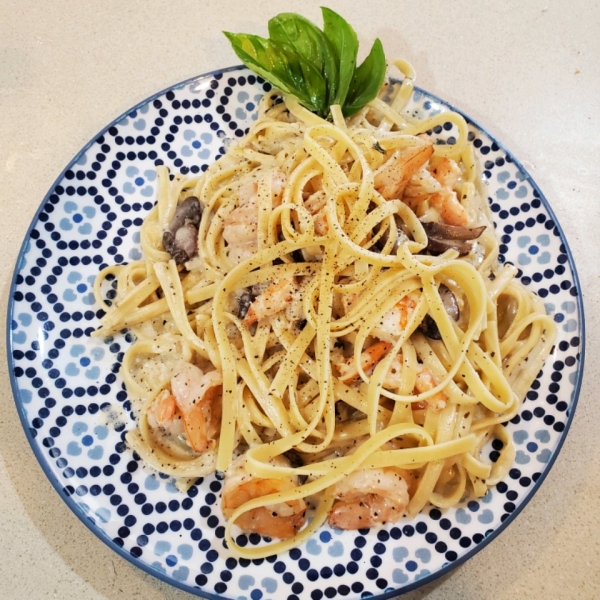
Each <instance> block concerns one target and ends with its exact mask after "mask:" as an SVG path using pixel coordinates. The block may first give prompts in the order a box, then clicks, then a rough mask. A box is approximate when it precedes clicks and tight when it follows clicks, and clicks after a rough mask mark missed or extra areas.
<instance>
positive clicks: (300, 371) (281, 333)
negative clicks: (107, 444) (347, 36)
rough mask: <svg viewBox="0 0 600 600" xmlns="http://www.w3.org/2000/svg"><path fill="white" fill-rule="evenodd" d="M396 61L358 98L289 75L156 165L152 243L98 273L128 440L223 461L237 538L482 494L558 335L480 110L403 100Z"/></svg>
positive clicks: (389, 518)
mask: <svg viewBox="0 0 600 600" xmlns="http://www.w3.org/2000/svg"><path fill="white" fill-rule="evenodd" d="M394 64H395V66H396V67H397V68H398V69H399V70H400V71H401V72H402V73H403V75H404V77H403V80H402V82H401V83H400V82H395V81H394V80H389V81H388V82H387V83H385V84H384V86H383V88H382V89H381V91H380V93H379V95H378V96H377V97H376V98H375V99H373V100H372V101H370V102H369V103H368V104H367V105H366V106H364V107H363V108H361V109H360V110H359V111H358V112H357V113H356V114H354V115H352V116H350V117H344V115H343V113H342V110H341V109H340V107H339V106H335V105H334V106H332V107H331V121H328V120H325V119H323V118H321V117H320V116H317V115H316V114H314V113H312V112H310V111H308V110H307V109H306V108H304V107H302V106H301V105H300V104H299V103H298V101H297V100H296V99H295V98H294V97H293V96H290V95H285V94H283V93H282V92H279V91H277V90H274V91H272V92H269V93H267V94H266V95H265V96H264V98H263V99H262V101H261V104H260V107H259V116H258V119H257V121H256V122H255V123H254V124H253V125H252V126H251V128H250V130H249V132H248V133H247V135H246V136H245V137H243V138H241V139H240V140H239V141H236V142H233V143H232V144H231V145H230V146H229V148H228V150H227V152H226V154H225V155H224V156H222V157H221V158H219V160H217V161H216V162H215V163H214V164H212V165H211V166H210V167H209V168H208V169H207V170H206V171H205V172H204V173H202V174H200V175H198V176H195V177H191V178H186V177H183V176H181V175H178V174H171V173H169V170H168V168H167V167H166V166H160V167H158V170H157V173H158V193H157V202H156V205H155V206H154V208H153V209H152V210H151V212H150V213H149V214H148V216H147V217H146V219H145V220H144V223H143V225H142V226H141V245H142V249H143V253H144V258H143V260H140V261H137V262H133V263H131V264H126V265H113V266H109V267H107V268H105V269H104V270H103V271H102V272H101V273H100V274H99V276H98V277H97V280H96V283H95V288H94V291H95V296H96V301H97V302H98V304H100V305H101V306H102V308H103V309H104V311H105V313H106V314H105V315H104V316H103V318H102V319H101V327H100V328H99V329H98V330H97V331H96V332H95V334H94V335H97V336H101V337H106V336H111V335H114V334H115V333H117V332H120V331H122V330H124V329H128V330H129V331H130V332H132V333H133V334H134V337H135V341H134V343H133V344H132V345H131V346H130V347H129V349H128V350H127V352H126V353H125V356H124V358H123V362H122V366H121V370H120V373H121V376H122V378H123V380H124V382H125V385H126V387H127V391H128V395H129V397H130V399H131V400H132V402H133V405H134V410H135V413H136V414H137V422H136V424H135V428H134V429H132V430H131V431H129V432H128V434H127V441H128V444H129V445H130V446H131V448H132V449H133V450H134V451H135V452H136V453H137V454H138V455H139V456H140V457H141V459H142V460H143V461H145V463H147V464H148V465H149V466H150V467H152V468H154V469H156V470H158V471H160V472H162V473H165V474H168V475H170V476H172V477H174V478H175V479H176V482H177V485H178V487H179V488H180V489H181V490H185V489H187V488H188V487H189V486H190V485H192V484H193V483H194V482H195V481H196V480H197V478H198V477H202V476H206V475H209V474H211V473H215V472H216V473H218V474H221V475H223V476H224V480H223V484H222V490H221V510H222V513H223V515H224V517H225V518H226V519H227V527H226V531H225V540H226V543H227V547H228V548H229V550H230V551H231V552H233V553H234V554H236V555H239V556H242V557H246V558H260V557H265V556H269V555H272V554H275V553H279V552H282V551H285V550H287V549H289V548H291V547H293V546H296V545H298V544H300V543H302V542H303V541H304V540H306V539H307V538H308V537H309V536H311V535H312V534H313V533H314V532H315V531H316V530H317V529H318V528H319V527H321V526H322V525H323V524H324V523H327V524H328V525H329V526H331V527H334V528H340V529H362V528H369V527H378V526H384V525H386V524H387V523H393V522H396V521H398V520H399V519H400V518H403V517H406V518H412V517H414V516H415V515H417V514H418V513H419V512H420V511H421V510H422V509H423V508H424V507H425V506H426V505H427V504H431V505H435V506H437V507H440V508H448V507H451V506H454V505H456V504H457V503H458V502H460V501H461V499H464V498H465V497H468V496H475V497H481V496H484V495H485V494H486V492H487V490H488V488H489V487H490V486H494V485H495V484H496V483H498V482H499V481H500V480H501V479H502V478H503V477H504V476H505V475H506V474H507V472H508V470H509V469H510V467H511V465H512V463H513V460H514V458H515V450H514V447H513V444H512V441H511V439H510V436H509V435H508V434H507V432H506V429H505V427H504V424H505V423H506V422H507V421H509V420H510V419H511V418H513V417H514V416H515V415H516V414H517V413H518V411H519V407H520V405H521V402H522V400H523V398H524V396H525V394H526V393H527V391H528V390H529V388H530V386H531V384H532V382H533V381H534V379H535V378H536V376H537V375H538V373H539V371H540V369H541V367H542V366H543V363H544V360H545V358H546V357H547V356H548V354H549V352H550V350H551V348H552V345H553V340H554V335H555V331H554V323H553V320H552V319H551V318H550V317H548V316H547V315H546V314H545V311H544V306H543V304H542V302H541V300H540V299H539V298H538V297H537V296H536V295H535V294H533V293H531V292H530V291H528V290H527V289H525V288H524V287H523V286H522V285H521V284H520V283H519V281H518V280H517V279H516V275H517V269H516V268H515V267H514V266H512V265H510V264H502V263H501V262H499V261H498V255H499V249H498V241H497V239H496V235H495V232H494V225H493V222H492V219H491V215H490V212H489V208H488V205H487V201H486V199H485V196H484V195H482V193H481V191H480V187H481V175H480V172H479V169H478V164H477V160H476V156H475V152H474V149H473V146H472V144H471V143H470V142H469V139H468V130H467V124H466V122H465V120H464V119H463V118H462V117H461V116H460V115H459V114H457V113H455V112H452V111H446V112H441V113H439V114H436V115H434V116H431V117H428V118H424V119H420V118H418V115H415V114H414V113H411V112H409V111H408V110H406V107H407V104H408V102H409V100H410V98H411V95H412V91H413V80H414V72H413V70H412V68H411V67H410V65H408V64H407V63H406V62H404V61H396V62H395V63H394ZM437 130H443V131H448V132H450V134H451V137H452V138H453V139H449V138H447V139H446V140H445V143H442V140H440V139H439V138H437V137H436V134H435V132H436V131H437ZM107 290H108V293H107ZM494 440H499V442H501V445H502V450H501V451H500V453H499V458H498V459H497V460H496V461H495V462H491V461H489V459H487V458H486V455H487V454H489V444H490V443H491V442H492V441H494ZM495 447H499V444H496V445H495ZM240 530H241V531H243V532H254V533H258V534H260V535H262V536H264V537H266V538H267V539H266V540H265V541H264V543H262V544H259V545H257V546H252V547H249V546H246V545H242V544H240V543H238V541H239V537H238V535H239V533H240Z"/></svg>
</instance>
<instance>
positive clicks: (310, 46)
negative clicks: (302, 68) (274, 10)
mask: <svg viewBox="0 0 600 600" xmlns="http://www.w3.org/2000/svg"><path fill="white" fill-rule="evenodd" d="M269 36H270V39H271V40H275V41H277V42H281V43H283V44H286V45H287V46H289V47H291V48H293V49H294V50H295V52H296V53H297V54H298V55H300V56H301V57H302V58H304V59H306V60H307V61H308V62H309V63H310V64H311V65H313V66H314V67H315V69H316V70H317V71H319V72H320V73H321V75H322V77H323V79H324V80H325V87H326V98H325V99H324V103H323V110H324V111H325V112H329V105H330V104H333V100H334V98H335V94H336V91H337V83H338V69H337V65H336V61H335V58H334V52H335V50H334V48H333V47H332V46H331V42H330V41H329V40H328V39H327V38H326V37H325V35H324V33H323V32H322V31H321V30H320V29H319V28H318V27H317V26H316V25H314V24H313V23H311V21H309V20H308V19H305V18H304V17H302V16H300V15H297V14H295V13H281V14H279V15H277V16H276V17H273V18H272V19H271V20H270V21H269ZM330 100H331V101H330ZM322 116H326V115H322Z"/></svg>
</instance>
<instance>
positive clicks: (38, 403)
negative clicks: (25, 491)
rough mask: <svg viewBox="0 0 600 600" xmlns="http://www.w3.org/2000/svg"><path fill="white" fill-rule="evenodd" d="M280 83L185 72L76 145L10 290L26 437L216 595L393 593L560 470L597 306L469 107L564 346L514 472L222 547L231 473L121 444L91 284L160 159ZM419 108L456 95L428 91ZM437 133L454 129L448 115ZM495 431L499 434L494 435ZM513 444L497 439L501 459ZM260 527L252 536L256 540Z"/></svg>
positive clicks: (249, 112) (193, 155)
mask: <svg viewBox="0 0 600 600" xmlns="http://www.w3.org/2000/svg"><path fill="white" fill-rule="evenodd" d="M269 89H270V86H269V84H268V83H265V82H264V81H263V80H261V79H260V78H257V77H256V76H254V75H253V74H251V72H250V71H248V70H246V69H245V68H242V67H233V68H230V69H225V70H223V71H217V72H215V73H210V74H208V75H204V76H201V77H198V78H195V79H193V80H190V81H186V82H184V83H182V84H180V85H176V86H174V87H172V88H170V89H168V90H166V91H164V92H161V93H159V94H157V95H156V96H153V97H151V98H149V99H148V100H146V101H144V102H142V103H141V104H139V105H138V106H136V107H135V108H133V109H132V110H131V111H129V112H128V113H126V114H124V115H123V116H121V117H119V118H118V119H117V120H116V121H114V122H113V123H112V124H111V125H109V126H108V127H107V128H106V129H104V130H103V131H102V132H101V133H100V134H99V135H98V136H97V137H96V138H95V139H93V140H92V141H91V142H90V143H89V144H88V145H87V146H86V147H85V148H83V149H82V150H81V152H79V154H77V156H76V157H75V158H74V159H73V161H72V162H71V163H70V164H69V165H68V167H67V168H66V169H65V171H64V172H63V173H62V174H61V175H60V177H59V178H58V179H57V181H56V183H55V184H54V185H53V186H52V189H51V190H50V191H49V192H48V194H47V196H46V197H45V198H44V200H43V202H42V205H41V206H40V209H39V210H38V212H37V214H36V216H35V218H34V220H33V223H32V224H31V227H30V229H29V231H28V233H27V237H26V239H25V241H24V244H23V248H22V250H21V254H20V256H19V259H18V262H17V265H16V269H15V273H14V279H13V284H12V290H11V300H10V307H9V314H8V325H9V327H8V328H7V329H8V348H9V362H10V371H11V374H12V375H11V376H12V386H13V392H14V396H15V401H16V404H17V407H18V410H19V414H20V417H21V420H22V423H23V427H24V429H25V432H26V434H27V436H28V438H29V442H30V444H31V446H32V448H33V450H34V452H35V454H36V456H37V458H38V460H39V462H40V464H41V466H42V468H43V469H44V471H45V473H46V475H47V476H48V478H49V480H50V482H51V483H52V484H53V485H54V487H55V488H56V490H57V491H58V493H59V494H60V495H61V497H62V498H63V499H64V500H65V502H66V503H67V504H68V505H69V507H70V508H71V510H72V511H73V512H74V513H75V514H76V515H77V516H78V517H79V518H80V519H81V520H82V521H83V522H84V523H85V525H87V527H89V529H91V531H93V532H94V533H95V534H96V535H97V536H98V537H100V538H101V539H102V540H103V541H104V542H105V543H106V544H107V545H108V546H110V547H111V548H112V549H113V550H115V551H116V552H118V553H119V554H120V555H121V556H123V557H124V558H126V559H127V560H129V561H130V562H132V563H133V564H135V565H136V566H138V567H140V568H142V569H144V570H145V571H147V572H149V573H151V574H152V575H154V576H156V577H158V578H160V579H162V580H164V581H167V582H169V583H171V584H173V585H175V586H177V587H180V588H182V589H184V590H187V591H189V592H192V593H195V594H198V595H202V596H204V597H208V598H217V597H219V598H231V599H234V598H235V599H240V600H242V599H251V600H261V599H265V600H266V599H268V598H277V599H282V598H288V599H289V600H294V599H295V598H300V597H301V598H312V599H313V600H320V599H321V598H322V597H326V598H334V597H345V598H362V597H366V596H376V597H378V598H386V597H391V596H394V595H397V594H399V593H402V592H405V591H408V590H409V589H412V588H415V587H417V586H419V585H421V584H424V583H426V582H429V581H431V580H432V579H434V578H436V577H438V576H440V575H442V574H444V573H446V572H448V571H449V570H450V569H452V568H453V567H455V566H456V565H458V564H460V563H461V562H463V561H464V560H466V559H468V558H469V557H470V556H472V555H473V554H475V553H476V552H477V551H478V550H480V549H481V548H482V547H483V546H485V544H486V543H488V542H489V541H490V540H492V539H493V538H494V537H495V536H496V535H497V534H498V533H500V532H501V531H502V530H503V529H504V528H505V527H506V526H507V525H508V524H509V523H510V522H511V521H512V520H513V519H514V518H515V517H516V515H517V514H518V513H519V511H520V510H521V509H522V508H523V507H524V506H525V504H526V503H527V502H528V501H529V499H530V498H531V497H532V496H533V494H534V493H535V491H536V490H537V488H538V487H539V486H540V484H541V483H542V481H543V479H544V477H545V476H546V474H547V473H548V470H549V469H550V466H551V465H552V463H553V461H554V460H555V458H556V455H557V453H558V451H559V449H560V447H561V445H562V443H563V441H564V439H565V436H566V434H567V430H568V428H569V424H570V422H571V419H572V417H573V411H574V409H575V403H576V401H577V395H578V392H579V386H580V382H581V373H582V368H583V341H584V330H583V313H582V304H581V299H580V294H579V284H578V281H577V275H576V273H575V267H574V265H573V261H572V258H571V255H570V253H569V249H568V247H567V242H566V240H565V238H564V235H563V233H562V231H561V229H560V227H559V225H558V223H557V222H556V219H555V217H554V215H553V213H552V211H551V209H550V207H549V206H548V203H547V202H546V200H545V199H544V197H543V195H542V193H541V192H540V190H539V189H538V187H537V186H536V184H535V183H534V182H533V181H532V180H531V178H530V176H529V175H528V173H527V172H526V171H525V169H524V168H523V166H522V165H521V164H520V163H519V162H518V161H517V160H516V159H515V158H514V157H513V156H512V155H511V154H510V152H508V151H507V149H506V148H504V146H502V144H501V143H500V142H498V141H496V140H494V139H493V138H492V137H491V136H490V135H489V134H488V133H486V132H485V131H484V130H483V129H482V128H481V127H480V126H478V125H477V124H475V123H473V122H472V121H471V120H470V119H467V120H468V122H469V124H470V125H469V127H470V136H471V138H472V140H473V143H474V145H475V147H476V148H477V151H478V154H479V158H480V160H481V164H482V167H483V170H484V176H485V178H486V180H487V183H486V190H487V196H488V199H489V203H490V205H491V209H492V211H493V214H494V218H495V222H496V226H497V233H498V235H499V236H500V238H501V246H500V252H501V257H500V258H501V260H503V261H510V262H512V263H514V264H515V265H517V266H518V268H519V277H520V279H521V282H522V283H523V284H524V285H525V286H527V287H528V288H529V289H532V290H534V291H535V292H537V294H539V295H540V297H541V298H543V301H544V303H545V305H546V309H547V311H548V312H549V314H551V315H552V316H553V317H554V320H555V322H556V324H557V326H558V339H557V341H556V346H555V348H554V350H553V352H552V354H551V356H550V357H549V359H548V361H547V363H546V365H545V367H544V369H543V371H542V372H540V374H539V376H538V378H537V380H536V381H535V382H534V384H533V386H532V389H531V391H530V392H529V393H528V394H527V399H526V401H525V403H524V404H523V407H522V409H521V411H520V414H519V415H518V416H516V417H515V418H514V419H513V420H512V421H511V422H510V423H509V424H508V425H507V427H508V429H509V431H510V433H511V435H512V436H513V439H514V441H515V444H516V448H517V456H516V461H515V464H514V466H513V468H512V469H511V470H510V473H509V474H508V476H507V477H506V479H505V480H504V481H502V482H501V483H499V484H498V486H496V488H495V489H492V490H490V491H489V492H488V494H487V495H486V496H485V497H484V498H480V499H477V500H474V499H473V500H469V501H466V502H464V503H463V504H461V505H459V506H457V507H456V508H453V509H451V510H444V511H440V510H438V509H437V508H432V507H428V508H426V509H424V510H423V512H422V513H421V514H420V515H419V516H418V517H417V518H416V519H414V520H412V521H408V520H402V521H400V522H398V523H397V524H395V525H394V526H388V527H386V528H384V529H380V530H378V531H376V530H361V531H353V532H341V531H337V530H332V529H329V528H327V527H323V528H322V529H321V530H320V531H319V532H318V533H317V534H316V535H314V536H313V537H312V538H311V539H310V540H309V541H308V542H307V543H305V544H304V545H303V546H301V547H299V548H297V549H294V550H292V551H290V552H289V553H287V554H284V555H280V556H271V557H269V558H267V559H261V560H253V561H249V560H244V559H236V558H234V557H233V556H231V555H230V554H229V552H228V551H227V549H226V548H225V547H224V544H223V534H224V520H223V517H222V515H221V512H220V509H219V492H220V489H221V483H220V481H218V480H217V479H216V478H215V477H206V478H204V479H203V480H202V479H200V480H198V482H197V483H196V485H194V486H192V487H191V489H190V490H189V491H188V492H187V493H186V494H182V493H179V492H178V491H177V490H176V488H175V487H174V485H173V483H172V481H171V480H170V479H169V478H168V477H166V476H163V475H160V474H157V473H155V472H154V471H152V470H151V469H149V468H147V467H145V466H144V465H143V464H142V463H141V462H140V460H139V459H138V457H137V456H136V455H134V454H133V453H132V451H131V450H130V449H129V448H128V447H127V446H126V444H125V443H124V441H123V440H124V433H125V431H126V430H127V429H128V428H130V427H131V426H132V424H133V420H132V419H133V417H132V415H131V412H130V410H131V404H130V402H129V400H128V399H127V391H126V390H125V389H124V386H123V384H122V381H121V378H120V376H119V366H120V362H121V360H122V358H123V351H124V350H125V349H126V347H127V346H128V344H129V343H130V339H129V338H128V335H127V334H125V335H120V336H118V337H115V338H110V339H107V340H104V341H101V340H96V339H93V338H90V332H91V331H92V330H93V329H94V328H95V327H96V326H97V325H98V316H99V314H100V313H99V307H98V306H96V305H95V303H94V298H93V295H92V291H91V290H92V283H93V281H94V277H95V276H96V274H97V273H98V271H99V270H100V269H101V268H103V267H104V266H105V265H107V264H111V263H115V262H116V263H122V262H127V261H133V260H137V259H139V258H140V257H141V252H140V245H139V229H140V225H141V223H142V219H143V218H144V217H145V215H146V214H147V213H148V211H149V210H150V209H151V208H152V206H153V203H154V198H155V190H156V175H155V166H156V165H159V164H163V163H164V164H166V165H168V166H169V167H170V168H171V169H172V170H175V171H177V170H178V171H180V172H181V173H185V174H194V173H198V172H200V171H202V170H204V169H206V168H207V166H208V165H209V164H210V163H212V162H213V161H214V160H215V159H216V158H218V157H219V156H220V155H222V154H223V153H224V152H225V149H226V147H227V143H228V142H229V141H230V140H232V139H235V138H238V137H241V136H242V135H243V134H244V132H245V131H246V130H247V128H248V126H249V125H250V123H251V122H252V120H253V119H255V118H256V110H257V103H258V101H259V99H260V97H261V96H262V94H264V92H265V91H268V90H269ZM409 108H410V111H411V113H413V114H416V115H418V116H420V117H425V116H428V115H431V114H434V113H437V112H440V111H444V110H448V108H449V107H448V105H446V104H445V103H444V102H442V101H441V100H439V99H438V98H435V97H434V96H431V95H429V94H427V93H425V92H423V91H420V90H417V91H416V93H415V95H414V99H413V101H412V105H411V106H410V107H409ZM434 133H435V134H436V135H438V137H439V138H440V139H441V140H442V141H446V142H448V143H452V139H450V138H452V135H453V130H452V127H451V125H450V123H447V124H446V126H442V127H439V128H437V130H436V131H434ZM495 443H496V442H495ZM498 450H499V448H497V447H490V458H491V460H495V459H496V457H497V451H498ZM258 542H259V537H258V536H257V535H250V536H248V537H246V536H242V538H240V543H246V544H256V543H258Z"/></svg>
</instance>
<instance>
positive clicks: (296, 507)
mask: <svg viewBox="0 0 600 600" xmlns="http://www.w3.org/2000/svg"><path fill="white" fill-rule="evenodd" d="M245 462H246V461H245V456H243V455H242V456H241V457H239V458H238V459H236V460H235V461H234V462H233V464H232V465H231V467H230V468H229V470H228V471H227V474H226V476H225V482H224V484H223V493H222V497H221V509H222V510H223V515H224V516H225V518H226V519H229V517H231V515H232V514H233V512H234V510H235V509H236V508H238V507H240V506H241V505H242V504H244V503H246V502H248V501H249V500H253V499H254V498H260V497H261V496H267V495H269V494H275V493H277V492H285V491H287V490H291V489H294V488H295V487H297V485H298V481H297V478H296V477H283V478H278V479H259V478H255V477H252V476H250V475H249V474H248V473H247V472H246V469H245ZM275 462H278V463H279V462H281V463H283V462H285V466H289V463H288V462H287V461H286V460H285V459H283V458H279V459H278V460H277V461H275ZM305 512H306V503H305V502H304V500H302V499H298V500H292V501H289V502H279V503H277V504H272V505H268V506H261V507H259V508H254V509H252V510H249V511H247V512H245V513H243V514H242V515H240V516H239V517H238V518H237V519H236V521H235V524H236V525H237V526H238V527H239V528H240V529H242V530H244V531H250V532H255V533H259V534H260V535H266V536H269V537H275V538H280V539H288V538H291V537H294V535H296V533H297V532H298V530H299V529H301V528H302V527H303V526H304V524H305V523H306V517H305Z"/></svg>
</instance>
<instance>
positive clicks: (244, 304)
mask: <svg viewBox="0 0 600 600" xmlns="http://www.w3.org/2000/svg"><path fill="white" fill-rule="evenodd" d="M256 296H257V294H254V293H253V292H252V288H245V289H244V291H243V292H242V295H241V296H240V297H239V299H238V303H239V309H238V318H240V319H245V318H246V315H247V314H248V309H249V308H250V305H251V304H252V303H253V302H254V300H255V299H256Z"/></svg>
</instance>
